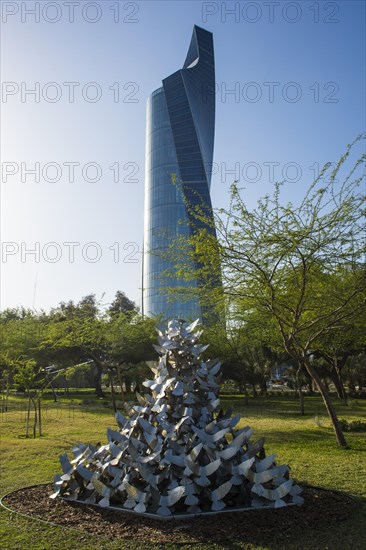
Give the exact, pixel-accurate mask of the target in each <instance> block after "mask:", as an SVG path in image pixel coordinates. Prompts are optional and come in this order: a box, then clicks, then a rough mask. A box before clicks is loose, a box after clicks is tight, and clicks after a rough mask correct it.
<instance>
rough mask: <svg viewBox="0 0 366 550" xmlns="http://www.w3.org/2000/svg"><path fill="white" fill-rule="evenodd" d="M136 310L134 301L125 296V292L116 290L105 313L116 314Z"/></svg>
mask: <svg viewBox="0 0 366 550" xmlns="http://www.w3.org/2000/svg"><path fill="white" fill-rule="evenodd" d="M136 311H137V306H136V304H135V302H132V300H130V299H129V298H127V296H126V294H125V293H124V292H122V291H121V290H117V292H116V295H115V298H114V300H113V302H112V303H111V305H110V306H109V308H108V310H107V313H109V315H112V316H113V315H118V314H120V313H128V312H131V313H132V312H135V313H136Z"/></svg>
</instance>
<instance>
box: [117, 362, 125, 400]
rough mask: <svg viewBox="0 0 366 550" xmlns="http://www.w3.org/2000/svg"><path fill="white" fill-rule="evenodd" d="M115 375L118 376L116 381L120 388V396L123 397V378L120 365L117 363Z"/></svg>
mask: <svg viewBox="0 0 366 550" xmlns="http://www.w3.org/2000/svg"><path fill="white" fill-rule="evenodd" d="M117 376H118V382H119V386H120V388H121V390H120V392H121V397H122V399H124V391H123V379H122V371H121V365H117Z"/></svg>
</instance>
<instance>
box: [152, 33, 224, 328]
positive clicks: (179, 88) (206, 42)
mask: <svg viewBox="0 0 366 550" xmlns="http://www.w3.org/2000/svg"><path fill="white" fill-rule="evenodd" d="M162 84H163V86H162V87H161V88H158V89H157V90H155V91H154V92H153V93H152V94H151V95H150V97H149V99H148V103H147V122H146V167H145V228H144V247H145V248H144V269H143V309H144V313H145V314H146V315H159V314H163V316H164V318H173V317H180V318H183V319H187V320H188V319H193V318H197V317H200V318H201V319H203V320H205V309H204V307H203V306H202V304H201V303H200V300H199V292H198V293H194V296H192V297H191V298H189V299H188V300H185V299H180V300H174V299H172V296H169V295H168V294H167V293H166V292H165V291H164V288H166V287H168V286H169V287H171V288H174V287H178V286H179V287H182V286H189V287H192V284H193V286H196V287H198V289H199V286H200V281H199V280H196V281H194V282H193V283H192V282H189V283H185V282H184V281H183V280H182V279H180V278H179V277H178V276H174V274H173V276H169V277H165V276H164V275H163V274H164V272H165V271H166V270H169V271H171V265H170V262H169V258H168V257H167V253H166V252H167V250H168V247H169V245H170V244H171V243H172V242H173V240H174V239H175V238H176V236H177V235H179V234H186V235H188V234H190V233H192V232H194V231H195V230H196V229H198V228H199V227H200V226H201V225H202V223H201V222H199V221H198V220H197V218H196V217H194V216H193V215H192V211H191V209H190V208H187V205H191V206H195V205H198V204H199V205H200V206H201V207H203V208H204V211H205V213H206V215H208V216H209V217H211V218H212V206H211V199H210V184H211V169H212V158H213V147H214V131H215V66H214V51H213V39H212V34H211V33H210V32H208V31H206V30H204V29H201V28H200V27H197V26H194V29H193V34H192V39H191V43H190V46H189V49H188V54H187V57H186V60H185V62H184V65H183V69H180V70H178V71H177V72H175V73H173V74H172V75H170V76H169V77H168V78H165V79H164V80H163V82H162ZM205 227H206V229H208V230H209V231H212V232H214V229H213V225H212V226H211V225H209V226H208V227H207V224H206V225H205ZM162 251H165V254H161V252H162ZM162 256H163V257H162Z"/></svg>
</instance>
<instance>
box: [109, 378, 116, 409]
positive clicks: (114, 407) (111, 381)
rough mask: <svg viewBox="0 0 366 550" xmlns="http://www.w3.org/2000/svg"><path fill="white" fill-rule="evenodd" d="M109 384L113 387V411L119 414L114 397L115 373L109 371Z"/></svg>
mask: <svg viewBox="0 0 366 550" xmlns="http://www.w3.org/2000/svg"><path fill="white" fill-rule="evenodd" d="M109 383H110V386H111V396H112V403H113V410H114V412H115V413H116V412H117V406H116V398H115V395H114V385H113V373H112V372H111V371H109Z"/></svg>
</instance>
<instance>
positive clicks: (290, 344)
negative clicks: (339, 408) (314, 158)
mask: <svg viewBox="0 0 366 550" xmlns="http://www.w3.org/2000/svg"><path fill="white" fill-rule="evenodd" d="M361 139H364V138H363V137H359V138H357V139H356V140H355V142H354V143H352V144H350V145H349V146H348V147H347V151H346V152H345V154H344V155H343V156H342V157H341V158H340V160H339V162H338V163H337V165H336V166H335V167H333V166H332V165H331V164H330V163H328V164H326V165H325V166H324V167H323V169H322V170H321V172H320V174H319V176H318V178H317V179H316V180H315V181H314V182H313V183H312V184H311V185H310V187H309V189H308V191H307V192H306V194H305V196H304V198H303V200H301V201H300V203H299V205H293V204H291V203H287V204H286V203H284V202H283V201H282V194H281V191H282V189H283V187H282V185H280V184H276V185H275V189H274V192H273V194H272V195H266V196H265V197H264V198H262V199H260V200H259V201H258V203H257V206H256V207H255V208H253V209H251V210H249V208H248V207H247V205H246V202H245V199H244V197H243V192H242V190H241V189H240V188H239V187H238V185H237V183H234V184H233V185H232V186H231V201H230V205H229V207H228V208H227V209H220V210H219V211H218V212H216V216H215V225H216V231H217V235H218V239H217V240H216V239H215V238H214V237H213V236H212V232H209V231H206V230H205V229H202V231H200V232H196V233H195V234H194V235H193V236H192V237H191V238H190V240H189V241H188V242H186V243H183V246H180V247H178V246H177V245H176V244H175V246H174V247H172V250H173V248H174V249H175V250H176V253H175V257H174V259H175V264H176V265H175V267H176V268H177V269H180V270H181V273H184V274H185V277H186V278H187V279H193V277H194V276H195V275H194V273H193V272H192V270H191V272H190V270H189V265H190V264H192V260H193V263H194V265H196V266H197V265H198V266H200V265H202V266H203V267H202V269H208V267H207V263H206V264H205V262H204V258H206V257H211V258H216V257H217V256H219V258H220V262H212V263H211V264H210V265H209V269H211V270H215V269H216V270H217V276H219V273H220V272H222V279H223V283H224V292H225V293H226V295H227V296H228V297H229V298H230V299H231V302H232V311H236V312H237V314H238V317H240V316H241V311H242V309H245V310H248V309H249V311H250V310H256V311H257V312H258V313H259V314H261V313H262V314H263V319H268V317H269V318H270V319H271V323H273V325H274V326H275V327H276V331H277V334H278V337H279V338H280V339H281V343H282V347H283V350H284V351H285V352H286V353H288V355H289V356H290V357H291V358H292V359H293V360H294V361H296V362H297V363H298V364H299V365H301V367H302V368H303V369H304V370H305V371H306V372H307V373H308V375H309V376H310V378H311V379H312V381H313V382H314V384H315V386H316V387H317V389H318V391H319V392H320V394H321V396H322V398H323V401H324V404H325V407H326V409H327V412H328V415H329V418H330V420H331V423H332V426H333V428H334V431H335V435H336V438H337V441H338V443H339V445H340V446H342V447H346V446H347V443H346V440H345V437H344V435H343V433H342V430H341V426H340V423H339V421H338V418H337V415H336V411H335V409H334V406H333V404H332V402H331V400H330V397H329V393H328V391H327V388H326V385H325V384H324V381H323V380H322V378H321V376H320V375H319V373H318V371H317V369H316V366H315V365H314V363H313V362H312V361H311V357H312V354H313V352H314V350H316V349H317V348H318V347H319V346H320V342H321V339H322V337H324V335H325V334H328V335H331V334H333V333H334V332H335V331H336V330H337V327H339V326H340V324H342V323H344V322H345V321H346V320H347V319H350V318H353V319H356V318H359V317H362V316H364V315H365V292H366V291H365V289H366V278H365V274H366V270H365V252H366V248H365V223H364V222H365V193H364V189H363V188H362V183H363V181H364V178H365V175H364V173H363V172H362V168H363V165H364V161H365V155H362V156H361V157H360V158H356V160H354V159H353V154H352V153H353V151H354V150H355V149H357V144H358V143H359V142H360V141H361ZM325 181H327V183H325ZM196 215H197V216H198V217H201V216H204V213H202V212H200V211H198V212H197V214H196ZM206 223H209V220H207V219H206ZM185 258H189V260H190V261H189V262H187V261H186V260H185ZM201 278H204V275H203V277H201Z"/></svg>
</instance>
